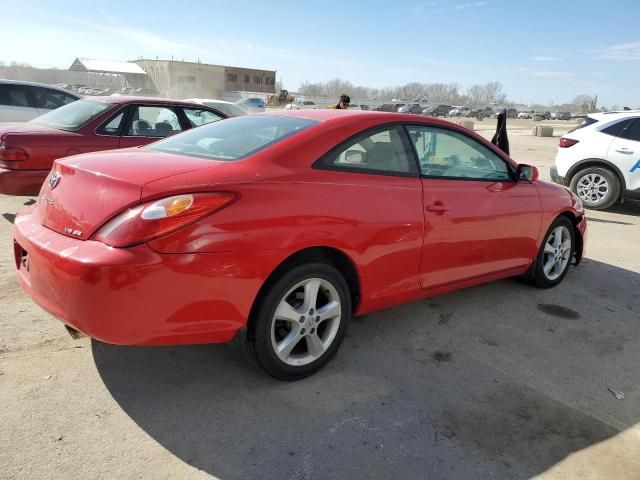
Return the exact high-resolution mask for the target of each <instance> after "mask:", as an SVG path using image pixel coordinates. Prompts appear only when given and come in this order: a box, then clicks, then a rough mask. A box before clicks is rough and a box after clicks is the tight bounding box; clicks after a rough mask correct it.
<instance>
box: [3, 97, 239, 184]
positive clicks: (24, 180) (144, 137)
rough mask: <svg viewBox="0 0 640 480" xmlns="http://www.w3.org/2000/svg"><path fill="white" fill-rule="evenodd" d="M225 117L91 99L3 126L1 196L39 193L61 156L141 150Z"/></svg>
mask: <svg viewBox="0 0 640 480" xmlns="http://www.w3.org/2000/svg"><path fill="white" fill-rule="evenodd" d="M223 118H226V115H225V114H223V113H222V112H220V111H218V110H215V109H213V108H211V107H207V106H204V105H198V104H195V103H190V102H184V101H179V100H161V99H153V98H138V97H128V96H121V97H112V96H111V97H92V98H86V99H82V100H78V101H76V102H73V103H70V104H68V105H65V106H64V107H61V108H59V109H57V110H54V111H52V112H49V113H47V114H45V115H42V116H41V117H38V118H35V119H33V120H31V121H30V122H26V123H4V124H0V139H1V140H0V193H3V194H8V195H37V194H38V191H39V190H40V186H41V185H42V182H43V181H44V179H45V178H46V177H47V174H48V173H49V171H50V170H51V165H52V164H53V161H54V160H55V159H57V158H62V157H67V156H69V155H76V154H78V153H85V152H93V151H96V150H110V149H114V148H125V147H137V146H140V145H146V144H148V143H151V142H154V141H156V140H158V139H160V138H164V137H167V136H169V135H173V134H174V133H178V132H181V131H183V130H188V129H190V128H192V127H197V126H199V125H204V124H205V123H210V122H215V121H217V120H220V119H223Z"/></svg>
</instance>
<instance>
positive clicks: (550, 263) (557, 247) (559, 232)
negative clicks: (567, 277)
mask: <svg viewBox="0 0 640 480" xmlns="http://www.w3.org/2000/svg"><path fill="white" fill-rule="evenodd" d="M570 259H571V232H569V229H568V228H567V227H566V226H565V225H559V226H558V227H556V228H554V229H553V231H552V232H551V233H550V234H549V236H548V237H547V241H546V243H545V245H544V253H543V257H542V271H543V272H544V274H545V276H546V277H547V278H548V279H549V280H556V279H557V278H559V277H560V276H561V275H562V274H563V273H564V271H565V269H566V268H567V266H568V264H569V260H570Z"/></svg>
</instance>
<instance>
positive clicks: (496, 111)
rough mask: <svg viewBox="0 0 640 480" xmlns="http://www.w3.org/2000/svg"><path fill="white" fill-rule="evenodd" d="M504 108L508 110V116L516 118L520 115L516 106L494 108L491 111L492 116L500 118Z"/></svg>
mask: <svg viewBox="0 0 640 480" xmlns="http://www.w3.org/2000/svg"><path fill="white" fill-rule="evenodd" d="M504 110H506V111H507V118H516V117H517V116H518V111H517V110H516V109H515V108H506V109H505V108H494V109H493V112H492V113H491V115H490V116H491V118H498V115H500V114H501V113H502V112H503V111H504Z"/></svg>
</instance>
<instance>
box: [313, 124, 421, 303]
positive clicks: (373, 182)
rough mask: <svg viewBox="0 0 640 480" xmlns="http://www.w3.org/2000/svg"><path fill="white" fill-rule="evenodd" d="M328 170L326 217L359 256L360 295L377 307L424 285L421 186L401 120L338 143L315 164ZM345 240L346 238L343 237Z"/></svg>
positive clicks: (337, 233) (328, 233)
mask: <svg viewBox="0 0 640 480" xmlns="http://www.w3.org/2000/svg"><path fill="white" fill-rule="evenodd" d="M314 168H316V169H323V170H330V172H327V174H326V175H325V176H324V177H323V180H322V181H326V182H328V183H329V184H330V185H331V199H330V200H328V203H329V204H331V205H340V208H339V211H336V212H334V213H333V214H331V213H329V215H330V217H328V218H336V219H337V218H340V219H341V221H340V222H339V223H340V225H338V226H337V227H336V229H335V231H334V232H333V233H331V232H329V231H328V232H327V235H334V236H335V238H336V239H340V238H342V237H341V235H344V237H343V238H345V239H347V240H346V241H347V243H349V246H348V248H347V250H349V249H351V250H353V251H354V252H356V253H354V255H357V256H358V258H359V261H358V263H360V267H359V268H360V271H359V274H360V277H361V278H362V279H366V280H364V281H363V283H362V288H363V291H362V295H363V298H365V299H367V302H366V303H367V304H369V305H370V306H372V305H375V306H376V308H381V307H383V306H386V305H387V304H388V303H387V302H391V303H396V302H397V301H400V299H408V298H409V296H410V295H415V293H416V292H417V291H419V290H420V286H419V279H418V276H419V267H420V255H421V251H422V233H423V231H424V225H423V223H424V215H423V213H422V186H421V183H420V179H419V176H418V172H417V166H416V162H415V158H414V157H413V151H412V149H411V145H410V144H409V142H408V140H407V138H406V134H405V133H404V130H403V128H402V127H401V126H397V125H394V126H383V127H375V128H372V129H369V130H366V131H365V132H363V133H361V134H359V135H357V136H356V137H354V138H352V139H351V140H347V141H346V142H344V143H343V144H340V145H339V146H338V147H336V148H334V149H333V150H332V151H331V152H329V153H328V154H327V155H325V156H324V157H323V158H322V159H321V160H319V161H318V162H316V164H315V165H314ZM340 241H342V240H340Z"/></svg>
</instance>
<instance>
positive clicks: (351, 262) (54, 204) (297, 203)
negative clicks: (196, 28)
mask: <svg viewBox="0 0 640 480" xmlns="http://www.w3.org/2000/svg"><path fill="white" fill-rule="evenodd" d="M408 145H412V148H407V146H408ZM96 192H100V194H99V195H97V194H96ZM586 227H587V224H586V220H585V216H584V210H583V208H582V204H581V203H580V201H579V200H578V199H577V198H576V197H575V195H574V194H572V193H571V192H569V191H568V190H567V189H565V188H563V187H560V186H557V185H553V184H551V183H546V182H543V181H540V180H538V171H537V169H536V167H534V166H529V165H518V164H517V163H516V162H515V161H513V160H512V159H511V158H509V157H508V156H507V155H505V154H504V153H502V152H501V151H500V150H498V148H497V147H496V146H495V145H492V144H491V143H489V142H488V141H487V140H485V139H484V138H482V137H480V136H479V135H477V134H475V133H473V132H470V131H469V130H467V129H464V128H463V127H460V126H457V125H454V124H452V123H450V122H445V121H441V120H438V119H434V118H428V117H418V116H416V115H405V114H399V113H379V112H378V113H373V112H355V111H337V110H328V109H321V110H307V111H292V112H278V113H277V114H262V115H247V116H244V117H238V118H232V119H229V120H225V121H223V122H217V123H215V124H211V125H205V126H204V127H200V128H196V129H193V130H191V131H188V132H184V133H182V134H179V135H176V136H175V137H171V138H167V139H165V140H162V141H159V142H156V143H154V144H152V145H148V146H146V147H143V148H138V149H129V150H126V151H111V152H95V153H92V154H85V155H79V156H76V157H73V158H69V159H61V160H57V161H56V162H55V164H54V168H53V169H52V172H51V174H50V176H49V177H48V179H47V181H46V182H45V183H44V185H43V187H42V192H41V196H40V200H39V201H38V202H37V203H36V204H34V205H32V206H30V207H27V208H26V209H24V210H23V211H22V212H21V213H20V214H18V216H17V217H16V219H15V226H14V230H13V235H14V242H13V252H14V256H15V266H16V273H17V278H18V282H19V284H20V286H21V287H22V288H23V289H24V290H25V291H26V292H27V294H29V295H30V296H31V297H32V298H33V299H34V300H35V301H36V302H38V303H39V304H40V305H42V306H43V307H44V308H45V309H46V310H48V311H50V312H53V314H54V315H56V316H57V317H58V318H60V319H61V320H62V321H63V322H64V323H65V324H67V325H68V326H69V327H70V328H72V329H75V330H79V331H81V332H83V333H85V334H87V335H89V336H90V337H92V338H95V339H97V340H100V341H103V342H108V343H114V344H120V345H162V344H203V343H228V342H231V341H234V342H235V343H236V345H238V346H240V347H244V348H246V349H247V351H248V353H249V356H250V357H251V358H252V359H253V360H254V361H255V362H256V363H257V364H258V365H260V366H261V367H262V368H263V369H264V370H265V371H266V372H267V373H269V374H270V375H273V376H274V377H277V378H279V379H283V380H297V379H301V378H304V377H307V376H309V375H312V374H313V373H315V372H317V371H318V370H319V369H321V368H322V367H323V366H324V365H325V364H326V363H327V362H328V361H329V360H330V359H331V358H332V357H333V356H334V355H335V353H336V352H337V350H338V349H339V348H340V344H341V343H342V341H343V339H344V338H345V337H346V333H347V328H348V324H349V321H350V320H351V318H352V316H358V315H364V314H367V313H370V312H374V311H377V310H380V309H383V308H388V307H392V306H394V305H398V304H401V303H404V302H407V301H411V300H417V299H421V298H424V297H428V296H432V295H435V294H438V293H445V292H448V291H453V290H458V289H460V288H464V287H469V286H472V285H477V284H481V283H485V282H488V281H492V280H497V279H501V278H507V277H524V278H525V279H527V280H529V281H530V282H531V283H532V284H533V285H535V286H537V287H540V288H549V287H553V286H555V285H558V284H559V283H560V282H562V280H563V278H564V277H565V276H566V275H567V273H568V271H569V269H570V266H571V265H572V263H573V262H574V261H575V263H576V264H577V263H579V262H580V260H581V258H582V252H583V248H584V247H583V245H584V234H585V232H586ZM558 295H559V296H560V297H561V296H562V294H561V293H560V294H558ZM495 297H496V298H498V297H499V296H495ZM492 301H493V302H496V301H499V300H495V299H494V300H492ZM506 301H508V299H506V300H505V302H506ZM483 305H484V303H483ZM504 307H505V308H507V304H506V303H505V305H504ZM508 308H511V307H510V306H509V307H508ZM401 323H402V322H401V321H395V323H394V328H403V327H402V325H401ZM405 327H406V329H407V335H408V334H410V333H409V332H410V330H411V329H412V328H413V325H412V324H411V323H407V325H405ZM369 337H372V335H370V336H369ZM85 357H86V356H82V358H83V359H84V358H85ZM131 367H132V368H135V365H132V366H131ZM71 368H74V367H73V366H71ZM247 381H254V379H253V377H251V378H250V379H248V380H247ZM284 395H285V396H287V395H288V394H287V393H286V392H285V393H284ZM285 408H291V407H289V406H288V405H287V406H285Z"/></svg>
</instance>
